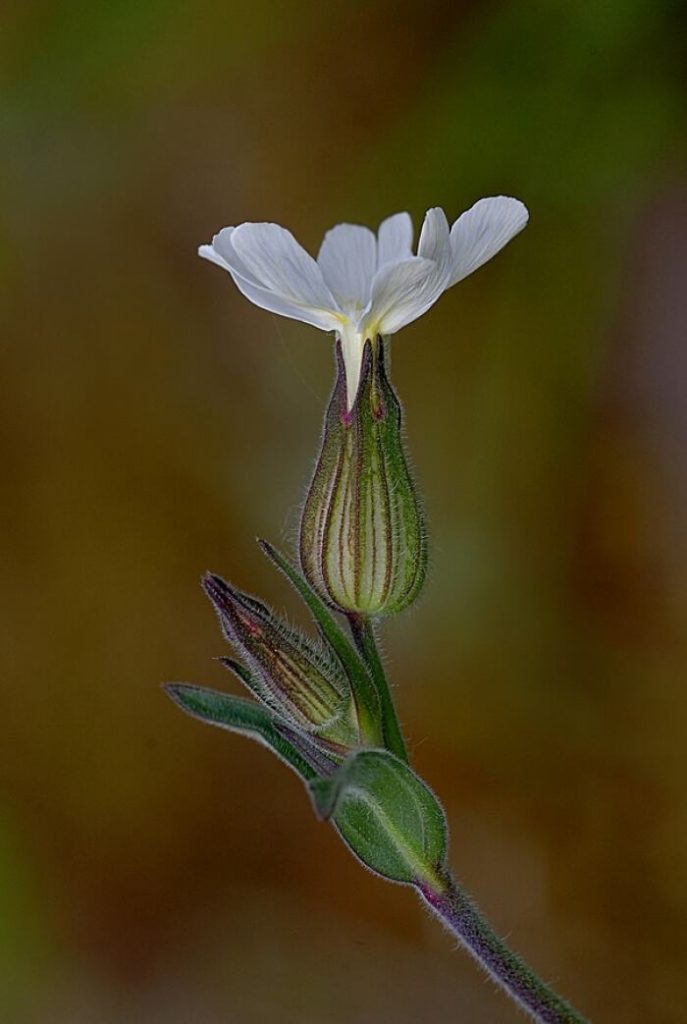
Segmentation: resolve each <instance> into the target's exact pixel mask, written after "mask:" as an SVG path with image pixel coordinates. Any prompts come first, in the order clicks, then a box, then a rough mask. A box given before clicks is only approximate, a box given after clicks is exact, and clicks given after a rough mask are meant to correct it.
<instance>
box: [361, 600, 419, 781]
mask: <svg viewBox="0 0 687 1024" xmlns="http://www.w3.org/2000/svg"><path fill="white" fill-rule="evenodd" d="M348 621H349V622H350V625H351V633H352V634H353V639H354V640H355V642H356V645H357V647H358V650H359V651H360V653H361V654H362V656H363V658H364V659H365V662H366V664H367V667H368V668H369V670H370V672H371V674H372V679H373V682H374V684H375V687H376V689H377V694H378V696H379V704H380V708H381V712H382V728H383V731H384V739H385V740H386V745H387V747H388V749H389V750H390V751H391V752H392V753H393V754H396V756H397V757H400V758H401V760H402V761H405V762H406V763H408V751H407V750H406V745H405V740H404V739H403V733H402V732H401V726H400V725H399V723H398V718H397V717H396V708H395V707H394V702H393V700H392V698H391V691H390V690H389V684H388V682H387V680H386V674H385V672H384V666H383V665H382V659H381V658H380V656H379V649H378V647H377V641H376V640H375V634H374V626H373V624H372V619H370V618H368V616H366V615H358V614H356V613H355V612H351V613H349V616H348Z"/></svg>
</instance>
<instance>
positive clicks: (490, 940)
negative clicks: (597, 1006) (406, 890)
mask: <svg viewBox="0 0 687 1024" xmlns="http://www.w3.org/2000/svg"><path fill="white" fill-rule="evenodd" d="M417 888H418V890H419V892H420V895H421V896H422V898H423V900H424V901H425V903H426V904H427V905H428V906H429V907H430V908H431V909H432V911H433V912H434V913H435V914H436V916H437V917H438V918H439V919H440V921H441V922H442V924H444V926H445V927H446V928H447V929H448V930H449V931H450V932H451V933H452V934H453V935H455V936H456V938H457V939H458V940H459V941H460V943H461V944H462V945H463V946H464V947H465V949H466V950H467V951H468V953H470V955H471V956H472V957H474V959H475V960H476V961H477V963H478V964H479V965H480V967H482V968H483V970H485V971H486V972H487V974H488V975H490V977H491V978H493V980H494V981H495V982H496V984H497V985H500V986H501V988H502V989H503V990H504V992H506V993H507V995H509V996H510V998H511V999H513V1000H514V1002H516V1003H517V1004H518V1005H519V1006H520V1007H522V1009H523V1010H524V1011H525V1012H526V1013H527V1014H529V1016H530V1018H531V1019H532V1020H533V1021H536V1022H537V1024H589V1022H588V1021H587V1019H586V1018H585V1017H583V1016H582V1015H581V1014H580V1013H578V1012H577V1010H575V1009H574V1008H573V1007H572V1006H571V1005H570V1004H569V1003H567V1002H566V1001H565V1000H564V999H562V998H561V997H560V996H558V995H556V993H555V992H554V991H553V990H552V989H550V988H549V986H548V985H545V984H544V982H543V981H541V979H540V978H538V977H537V975H536V974H535V973H534V972H533V971H532V970H531V969H530V968H529V967H528V966H527V964H526V963H525V962H524V961H523V960H521V959H520V957H519V956H516V954H515V953H513V952H512V951H511V950H510V949H509V948H508V946H507V945H506V944H505V942H503V941H502V940H501V939H500V938H499V937H498V935H496V933H495V932H494V931H493V930H492V929H491V927H490V926H489V924H488V923H487V921H486V920H485V919H484V917H483V916H482V914H481V913H480V911H479V910H478V908H477V906H476V905H475V903H473V901H472V900H471V898H470V897H469V896H468V895H467V893H466V892H465V891H464V890H463V889H462V888H461V886H460V885H459V884H458V882H457V881H456V880H455V879H454V878H452V877H451V875H448V874H447V875H446V876H445V877H444V878H443V879H442V882H441V884H439V885H436V886H433V885H429V884H427V883H421V884H419V885H418V886H417Z"/></svg>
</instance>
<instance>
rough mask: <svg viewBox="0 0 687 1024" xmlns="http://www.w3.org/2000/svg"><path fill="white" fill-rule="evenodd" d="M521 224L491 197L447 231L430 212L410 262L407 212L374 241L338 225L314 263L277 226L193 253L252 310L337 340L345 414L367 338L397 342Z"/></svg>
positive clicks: (441, 217) (512, 203) (508, 203)
mask: <svg viewBox="0 0 687 1024" xmlns="http://www.w3.org/2000/svg"><path fill="white" fill-rule="evenodd" d="M528 216H529V215H528V212H527V208H526V207H525V206H524V205H523V204H522V203H521V202H520V201H519V200H518V199H510V198H508V197H507V196H496V197H494V198H491V199H480V200H479V202H477V203H475V205H474V206H472V207H471V208H470V209H469V210H467V211H466V212H465V213H463V214H462V215H461V216H460V217H459V218H458V220H457V221H455V223H454V224H453V226H452V227H451V228H449V224H448V221H447V219H446V215H445V214H444V211H443V210H442V209H440V208H439V207H435V208H434V209H432V210H428V211H427V214H426V215H425V220H424V223H423V225H422V231H421V232H420V241H419V243H418V248H417V255H413V252H412V242H413V225H412V221H411V219H410V215H409V214H407V213H396V214H394V216H393V217H388V218H387V220H385V221H383V222H382V224H381V225H380V228H379V231H378V232H377V234H376V235H375V233H374V232H373V231H370V229H369V228H366V227H362V226H361V225H359V224H337V226H336V227H335V228H332V229H331V231H328V232H327V234H326V235H325V236H324V241H323V242H322V245H321V247H320V251H319V254H318V257H317V260H314V259H313V258H312V256H310V254H309V253H307V252H306V251H305V249H303V247H302V246H301V245H299V244H298V242H297V241H296V239H295V238H294V237H293V235H292V234H291V232H290V231H287V230H286V228H282V227H280V226H279V225H278V224H241V225H240V226H239V227H237V228H223V229H222V230H221V231H220V232H219V234H217V235H215V237H214V238H213V239H212V245H201V246H200V248H199V250H198V252H199V254H200V255H201V256H203V257H205V259H208V260H212V262H213V263H216V264H217V265H218V266H220V267H223V268H224V269H225V270H228V271H229V273H230V274H231V276H232V277H233V279H234V282H235V284H236V286H237V288H238V289H239V291H241V292H242V293H243V294H244V295H245V296H246V298H248V299H250V300H251V302H253V303H255V305H256V306H261V307H262V308H263V309H268V310H270V311H271V312H273V313H280V314H281V315H282V316H288V317H291V318H292V319H294V320H302V321H303V322H304V323H306V324H312V325H313V326H314V327H319V328H320V330H322V331H334V332H335V333H336V335H337V336H338V337H339V338H341V343H342V350H343V357H344V363H345V367H346V388H347V393H348V405H349V408H350V407H351V406H352V405H353V402H354V401H355V396H356V393H357V390H358V382H359V379H360V364H361V360H362V353H363V347H364V344H365V340H366V339H367V338H374V337H376V335H378V334H382V335H389V334H395V333H396V331H398V330H400V329H401V327H405V326H406V324H409V323H411V322H412V321H413V320H416V319H417V318H418V317H419V316H422V314H423V313H426V312H427V310H428V309H429V308H430V306H433V305H434V303H435V302H436V301H437V299H438V298H439V296H440V295H441V293H442V292H444V291H446V289H447V288H450V287H451V285H454V284H456V282H457V281H461V280H462V279H463V278H464V277H467V276H468V274H471V273H472V272H473V270H477V268H478V267H481V266H482V264H483V263H486V262H487V260H489V259H491V257H492V256H494V255H495V254H496V253H497V252H498V251H499V249H502V248H503V246H504V245H506V243H507V242H509V241H510V240H511V238H513V236H514V235H516V234H517V233H518V231H521V230H522V229H523V228H524V226H525V224H526V223H527V219H528Z"/></svg>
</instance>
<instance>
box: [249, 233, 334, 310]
mask: <svg viewBox="0 0 687 1024" xmlns="http://www.w3.org/2000/svg"><path fill="white" fill-rule="evenodd" d="M231 245H232V248H233V250H234V252H236V253H237V255H238V257H239V259H240V260H241V263H242V265H243V267H244V268H246V269H247V270H248V273H249V274H250V275H251V278H252V279H253V280H254V281H255V282H256V283H257V284H258V285H259V286H260V287H262V288H266V289H267V290H268V291H272V292H276V293H277V294H278V295H280V296H281V298H283V299H287V300H289V301H291V302H293V303H295V304H296V305H298V306H304V307H308V308H310V309H322V310H330V311H331V310H337V309H338V307H337V304H336V301H335V299H334V296H333V295H332V293H331V292H330V290H329V288H328V287H327V285H326V284H325V282H324V279H323V277H322V271H321V270H320V268H319V267H318V265H317V263H316V261H315V260H314V259H313V258H312V256H311V255H310V254H309V253H307V252H306V251H305V249H304V248H303V247H302V246H301V245H299V244H298V242H297V241H296V239H295V238H294V237H293V235H292V234H291V232H290V231H287V230H286V228H282V227H280V226H279V225H278V224H241V225H240V226H239V227H237V228H235V229H234V231H232V233H231ZM247 279H248V280H250V278H247Z"/></svg>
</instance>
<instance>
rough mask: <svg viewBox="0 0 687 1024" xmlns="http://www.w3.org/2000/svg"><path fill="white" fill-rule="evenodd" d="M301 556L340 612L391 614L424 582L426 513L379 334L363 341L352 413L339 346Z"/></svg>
mask: <svg viewBox="0 0 687 1024" xmlns="http://www.w3.org/2000/svg"><path fill="white" fill-rule="evenodd" d="M300 557H301V565H302V567H303V572H304V573H305V575H306V576H307V578H308V580H309V581H310V583H311V585H312V586H313V587H314V588H315V589H316V590H317V591H318V592H319V593H320V594H321V596H322V597H323V598H324V599H325V600H326V601H327V602H328V603H329V604H330V605H332V606H333V607H335V608H337V609H339V610H340V611H344V612H348V613H359V614H364V615H390V614H393V613H395V612H399V611H401V610H402V609H403V608H406V607H407V606H408V605H409V604H410V603H411V602H412V601H413V600H414V599H415V598H416V597H417V595H418V593H419V591H420V588H421V587H422V584H423V582H424V578H425V573H426V568H427V544H426V533H425V524H424V518H423V515H422V511H421V508H420V504H419V502H418V498H417V495H416V493H415V488H414V485H413V482H412V479H411V476H410V471H409V469H408V463H407V460H406V456H405V451H404V446H403V438H402V430H401V406H400V403H399V400H398V398H397V396H396V392H395V391H394V389H393V387H392V385H391V382H390V380H389V378H388V377H387V374H386V370H385V366H384V340H383V339H382V338H381V337H378V338H376V339H375V340H374V341H367V342H366V343H365V349H364V352H363V361H362V367H361V375H360V385H359V387H358V393H357V395H356V399H355V402H354V404H353V408H352V409H350V410H349V409H348V406H347V398H346V377H345V371H344V365H343V359H342V356H341V349H340V346H339V345H337V379H336V383H335V385H334V390H333V391H332V396H331V399H330V402H329V407H328V409H327V413H326V416H325V422H324V431H323V436H322V448H321V451H320V455H319V457H318V460H317V465H316V467H315V472H314V475H313V478H312V482H311V484H310V489H309V491H308V495H307V498H306V501H305V506H304V508H303V517H302V520H301V535H300Z"/></svg>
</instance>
